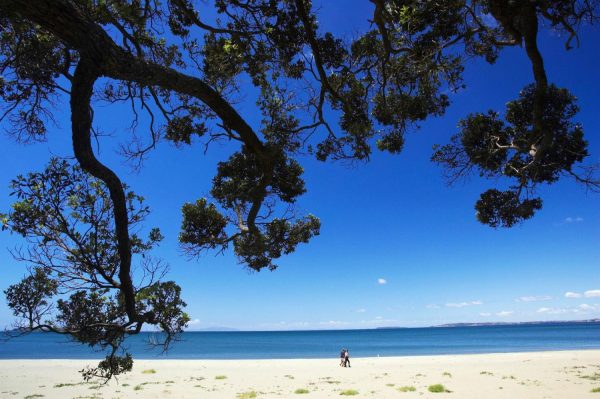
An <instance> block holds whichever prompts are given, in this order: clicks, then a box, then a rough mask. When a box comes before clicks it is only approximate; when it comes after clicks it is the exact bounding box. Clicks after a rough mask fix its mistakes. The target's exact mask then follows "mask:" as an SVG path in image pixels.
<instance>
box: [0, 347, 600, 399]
mask: <svg viewBox="0 0 600 399" xmlns="http://www.w3.org/2000/svg"><path fill="white" fill-rule="evenodd" d="M590 351H591V352H594V351H595V352H598V355H599V357H598V360H599V362H600V347H594V348H583V349H582V348H575V349H573V348H568V349H540V350H523V351H506V352H468V353H439V354H419V353H416V354H410V355H381V356H379V355H378V356H352V359H356V360H359V359H360V360H375V359H384V358H385V359H392V358H393V359H411V358H421V357H431V358H445V357H460V356H472V357H476V356H488V355H492V356H502V355H526V354H531V355H537V354H543V353H561V352H590ZM102 359H104V356H102V357H87V358H83V357H82V358H69V357H65V358H62V357H52V358H51V357H48V358H26V357H25V358H17V357H15V358H12V357H7V358H3V357H0V364H1V363H2V362H8V361H17V362H43V361H64V362H71V361H72V362H98V361H100V360H102ZM332 359H334V360H335V359H337V358H336V356H335V354H332V355H331V356H330V357H281V358H280V357H274V358H267V357H257V358H183V357H181V358H177V357H171V358H161V357H160V356H157V357H155V358H150V357H136V356H135V355H134V357H133V360H134V362H136V361H138V362H141V361H144V362H171V361H173V362H261V361H299V360H302V361H304V360H314V361H331V360H332ZM598 399H600V397H599V398H598Z"/></svg>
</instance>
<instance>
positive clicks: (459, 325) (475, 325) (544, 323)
mask: <svg viewBox="0 0 600 399" xmlns="http://www.w3.org/2000/svg"><path fill="white" fill-rule="evenodd" d="M550 324H600V319H589V320H554V321H521V322H501V321H499V322H486V323H448V324H440V325H437V326H430V327H485V326H524V325H533V326H543V325H550ZM401 328H410V327H377V328H376V330H396V329H401Z"/></svg>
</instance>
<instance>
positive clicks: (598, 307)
mask: <svg viewBox="0 0 600 399" xmlns="http://www.w3.org/2000/svg"><path fill="white" fill-rule="evenodd" d="M537 311H538V313H544V314H553V315H555V314H567V313H578V314H582V313H583V314H585V313H590V312H599V311H600V304H593V305H589V304H587V303H582V304H581V305H578V306H576V307H568V308H539V309H538V310H537Z"/></svg>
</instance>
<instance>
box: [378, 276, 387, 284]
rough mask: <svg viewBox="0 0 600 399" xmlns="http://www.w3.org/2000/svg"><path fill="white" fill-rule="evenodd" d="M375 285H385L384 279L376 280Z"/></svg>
mask: <svg viewBox="0 0 600 399" xmlns="http://www.w3.org/2000/svg"><path fill="white" fill-rule="evenodd" d="M377 284H379V285H384V284H387V280H386V279H384V278H378V279H377Z"/></svg>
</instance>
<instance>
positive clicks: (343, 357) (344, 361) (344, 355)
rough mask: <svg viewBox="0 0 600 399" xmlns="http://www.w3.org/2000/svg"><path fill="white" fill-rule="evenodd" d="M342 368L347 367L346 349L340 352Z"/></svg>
mask: <svg viewBox="0 0 600 399" xmlns="http://www.w3.org/2000/svg"><path fill="white" fill-rule="evenodd" d="M340 367H346V349H342V351H341V352H340Z"/></svg>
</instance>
